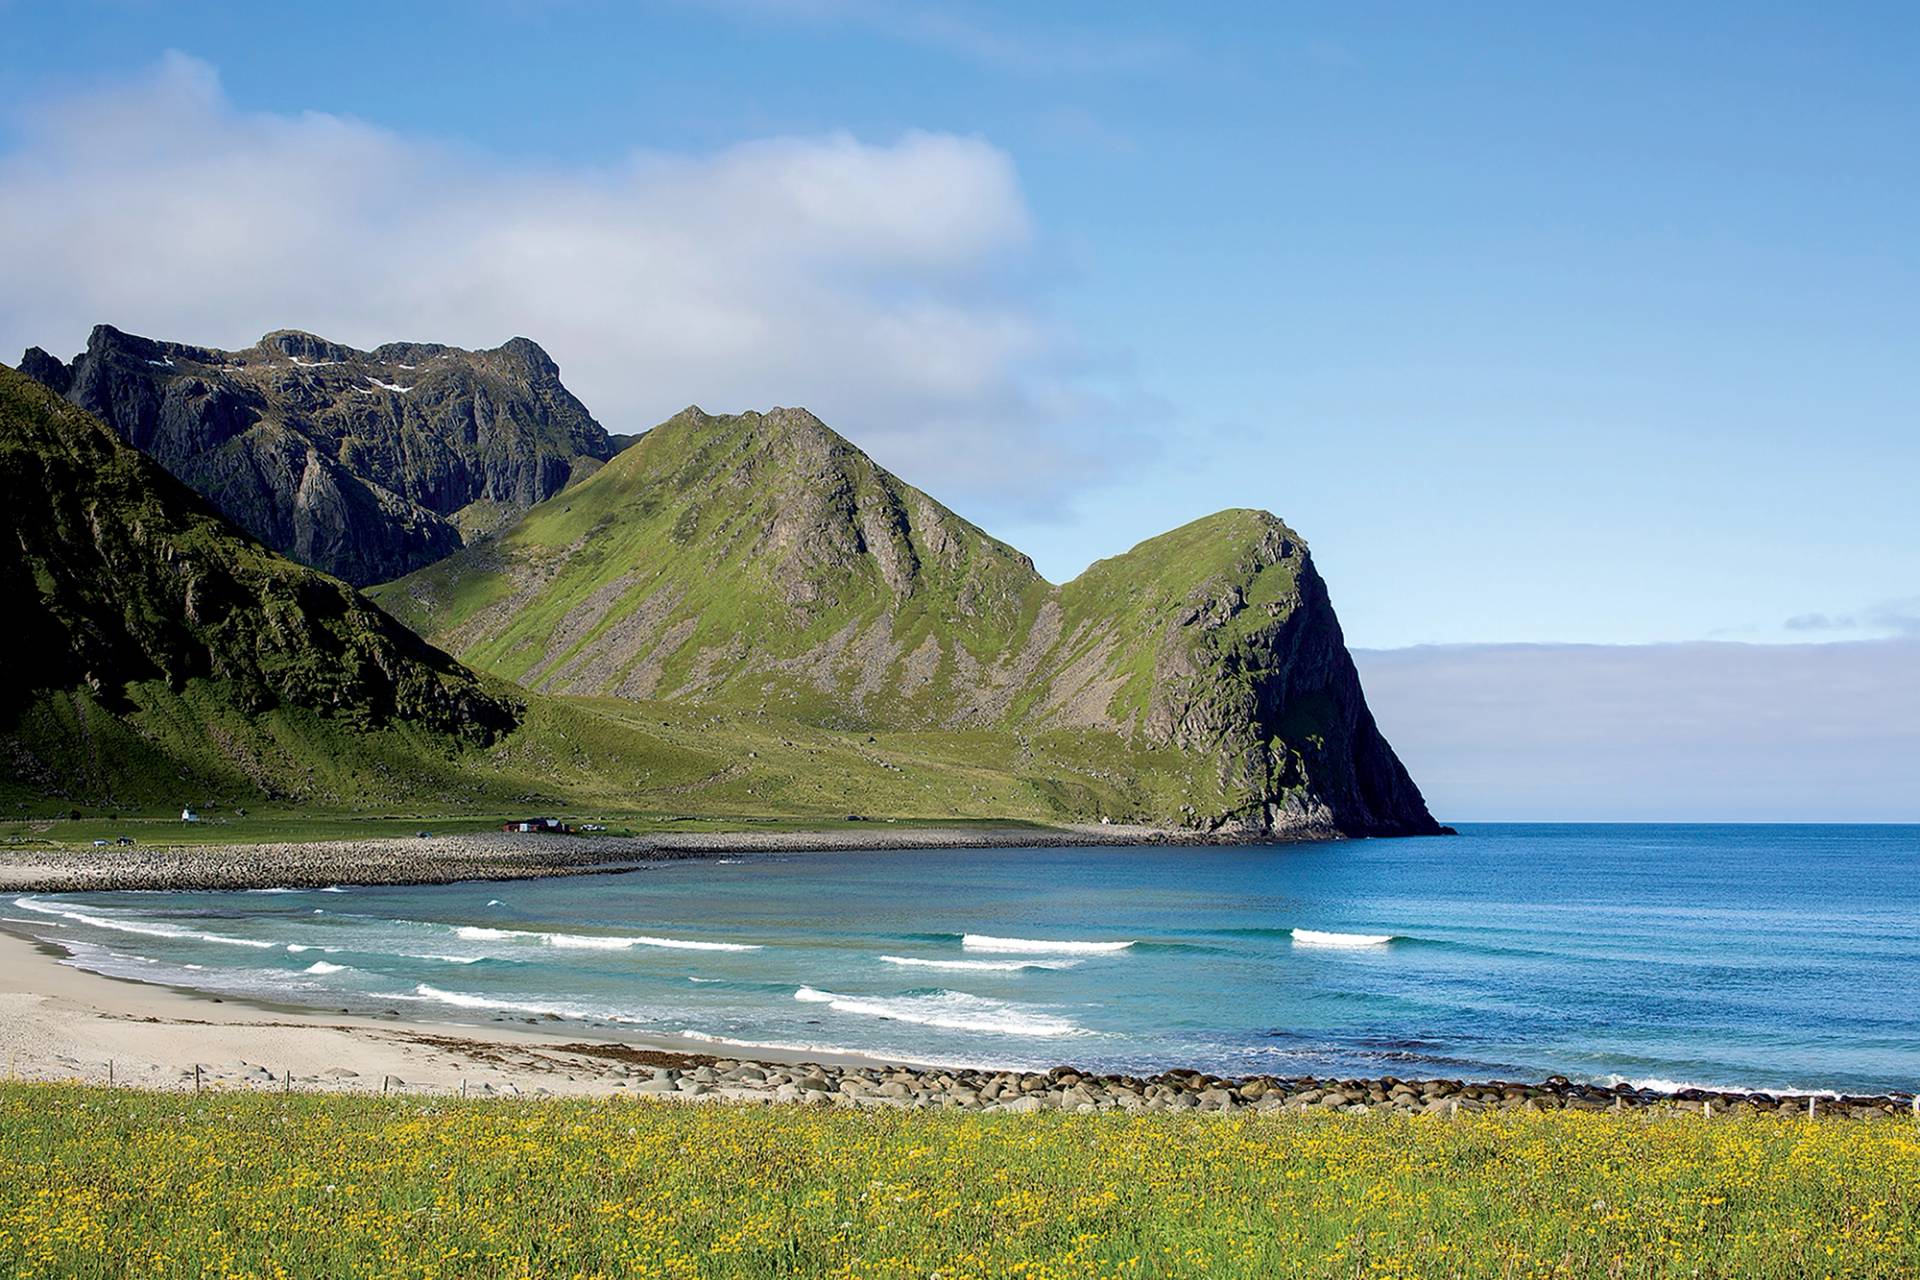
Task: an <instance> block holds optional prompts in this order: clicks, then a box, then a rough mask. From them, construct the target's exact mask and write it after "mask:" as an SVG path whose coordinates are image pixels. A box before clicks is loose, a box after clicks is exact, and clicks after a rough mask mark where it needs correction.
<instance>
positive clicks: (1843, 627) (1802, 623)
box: [1782, 596, 1920, 636]
mask: <svg viewBox="0 0 1920 1280" xmlns="http://www.w3.org/2000/svg"><path fill="white" fill-rule="evenodd" d="M1782 625H1783V626H1785V627H1786V629H1787V630H1789V631H1844V632H1863V631H1864V632H1868V633H1872V634H1877V635H1896V636H1920V596H1907V597H1905V598H1904V599H1899V600H1883V601H1881V602H1880V603H1879V604H1875V605H1870V606H1868V607H1867V608H1865V609H1862V610H1860V611H1859V612H1858V613H1842V614H1829V613H1799V614H1795V615H1794V616H1793V617H1791V618H1788V619H1787V620H1786V622H1785V623H1783V624H1782Z"/></svg>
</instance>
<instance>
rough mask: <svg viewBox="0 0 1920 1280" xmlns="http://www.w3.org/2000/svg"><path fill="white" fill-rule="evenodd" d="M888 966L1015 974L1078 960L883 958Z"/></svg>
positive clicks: (1069, 965) (1064, 966)
mask: <svg viewBox="0 0 1920 1280" xmlns="http://www.w3.org/2000/svg"><path fill="white" fill-rule="evenodd" d="M880 958H881V959H882V960H884V961H885V962H886V963H888V964H897V965H905V966H908V967H911V968H916V969H965V970H968V971H969V972H974V973H1013V972H1016V971H1018V970H1020V969H1070V968H1072V967H1073V966H1074V965H1076V964H1079V963H1080V962H1079V961H1078V960H925V959H922V958H921V957H919V956H881V957H880Z"/></svg>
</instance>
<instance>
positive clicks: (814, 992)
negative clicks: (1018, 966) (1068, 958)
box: [793, 987, 1091, 1037]
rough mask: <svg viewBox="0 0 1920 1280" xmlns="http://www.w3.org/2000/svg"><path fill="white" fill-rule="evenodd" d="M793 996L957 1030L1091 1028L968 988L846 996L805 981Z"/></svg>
mask: <svg viewBox="0 0 1920 1280" xmlns="http://www.w3.org/2000/svg"><path fill="white" fill-rule="evenodd" d="M793 998H794V999H795V1000H798V1001H800V1002H801V1003H803V1004H824V1005H826V1006H827V1007H828V1008H829V1009H833V1010H835V1011H837V1012H839V1013H856V1014H861V1015H864V1016H866V1017H869V1018H890V1019H892V1020H893V1021H895V1022H911V1023H914V1024H916V1025H919V1026H923V1027H947V1028H949V1029H951V1030H955V1031H984V1032H992V1033H997V1034H1000V1035H1010V1036H1047V1037H1053V1036H1081V1035H1089V1034H1091V1033H1090V1032H1089V1031H1087V1030H1086V1028H1084V1027H1080V1026H1076V1025H1075V1024H1073V1023H1071V1022H1069V1021H1067V1020H1066V1019H1065V1018H1061V1017H1057V1016H1055V1015H1054V1014H1050V1013H1041V1012H1040V1011H1038V1010H1036V1009H1032V1008H1028V1007H1026V1006H1022V1005H1016V1004H1010V1003H1008V1002H1007V1001H1004V1000H989V999H987V998H986V997H984V996H975V995H968V994H967V993H966V992H964V991H932V992H928V993H926V994H924V995H915V996H896V997H891V998H889V997H882V996H843V995H838V994H836V993H834V992H832V991H821V990H818V989H817V988H814V987H801V988H800V989H799V990H798V991H795V992H794V993H793Z"/></svg>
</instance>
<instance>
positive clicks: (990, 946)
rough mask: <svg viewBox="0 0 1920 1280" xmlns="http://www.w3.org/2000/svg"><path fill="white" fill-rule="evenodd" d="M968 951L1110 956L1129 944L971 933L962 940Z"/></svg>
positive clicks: (1130, 943) (1129, 945)
mask: <svg viewBox="0 0 1920 1280" xmlns="http://www.w3.org/2000/svg"><path fill="white" fill-rule="evenodd" d="M960 945H961V946H962V947H963V948H965V949H966V950H968V951H999V952H1004V953H1007V954H1013V955H1046V954H1055V953H1057V954H1061V955H1110V954H1112V953H1113V952H1116V951H1125V950H1126V949H1127V948H1128V947H1131V946H1132V945H1133V943H1132V942H1131V941H1128V942H1059V941H1055V940H1053V939H1051V938H995V937H991V936H989V935H987V934H984V933H969V934H966V935H965V936H964V937H962V938H961V939H960Z"/></svg>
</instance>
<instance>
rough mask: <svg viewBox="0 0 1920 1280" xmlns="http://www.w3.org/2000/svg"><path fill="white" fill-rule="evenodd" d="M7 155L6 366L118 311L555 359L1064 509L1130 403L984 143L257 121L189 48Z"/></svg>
mask: <svg viewBox="0 0 1920 1280" xmlns="http://www.w3.org/2000/svg"><path fill="white" fill-rule="evenodd" d="M17 135H18V137H19V139H20V140H19V143H18V145H17V146H16V147H15V148H14V150H12V151H11V152H10V153H8V154H5V155H3V156H0V238H3V239H0V242H4V243H6V244H8V245H10V246H12V247H13V248H12V251H11V252H9V254H8V255H7V260H6V263H5V266H4V267H0V276H3V279H0V351H4V352H5V354H6V355H7V357H8V358H13V355H14V353H17V352H18V351H20V350H21V349H23V348H24V347H26V346H28V345H32V344H38V345H42V346H45V347H47V348H48V349H49V350H51V351H53V352H54V353H55V354H57V355H60V356H62V357H66V356H69V355H71V354H72V353H73V352H74V351H75V350H77V349H78V348H79V347H80V345H81V344H82V342H83V341H84V337H85V334H86V332H87V330H88V328H90V327H91V326H92V325H93V324H95V323H100V322H105V323H111V324H114V325H116V326H118V327H120V328H122V329H126V330H128V331H131V332H136V333H143V334H146V335H148V336H152V337H160V338H170V339H174V340H178V341H189V342H200V343H206V344H209V345H215V346H224V347H239V346H246V345H249V344H250V343H252V342H253V341H254V340H255V339H257V338H258V337H259V336H260V335H261V334H262V333H264V332H266V331H268V330H271V329H275V328H281V327H292V328H303V329H309V330H312V331H314V332H317V333H320V334H323V335H324V336H327V337H329V338H333V339H336V340H338V341H343V342H347V343H350V344H352V345H355V346H363V347H364V346H371V345H375V344H378V343H380V342H384V341H392V340H397V339H411V340H423V341H442V342H450V343H454V344H457V345H461V346H492V345H496V344H498V343H500V342H503V341H505V340H506V339H507V338H509V337H512V336H514V335H516V334H522V335H525V336H527V337H531V338H533V339H535V340H536V341H538V342H540V343H541V344H542V345H543V346H545V347H546V348H547V350H548V351H549V352H550V353H551V354H552V355H553V357H554V359H555V360H557V361H558V362H559V363H560V365H561V369H562V375H563V376H564V377H565V379H566V381H567V383H568V385H569V386H570V387H572V388H573V389H574V391H575V392H576V393H578V394H579V395H580V396H581V398H582V399H583V400H585V401H586V402H587V404H588V406H589V407H590V408H591V409H592V410H593V411H594V413H595V414H596V415H597V416H598V417H599V418H600V419H601V420H602V421H603V422H604V423H606V425H607V427H608V428H609V429H610V430H613V431H627V432H631V431H636V430H640V429H643V428H645V427H647V426H650V425H652V424H653V423H654V422H656V421H658V420H660V419H661V418H663V417H665V416H666V415H667V414H669V413H671V412H673V411H674V410H676V409H678V408H680V407H681V406H682V405H685V404H688V403H692V402H697V403H700V404H701V405H703V407H705V408H707V409H709V410H711V411H715V412H721V411H729V410H736V409H743V408H752V407H760V408H765V407H769V406H771V405H774V404H787V405H794V404H803V405H805V406H807V407H809V408H811V409H813V410H814V411H815V412H817V413H819V414H820V415H821V416H822V417H823V418H824V419H826V420H827V421H828V422H829V423H831V424H833V425H835V426H837V427H839V428H841V429H842V430H843V431H845V432H846V433H847V434H848V435H850V436H852V437H853V438H854V439H855V440H857V441H859V442H860V443H862V444H864V445H867V446H869V447H871V448H873V449H874V451H875V452H876V453H877V454H878V455H879V456H880V458H881V460H882V461H883V462H886V463H888V464H889V465H891V466H894V467H895V468H896V469H898V470H901V471H902V472H903V473H904V474H906V475H907V476H908V478H909V479H916V480H919V481H920V482H922V483H923V484H926V485H927V486H928V487H931V488H933V489H934V490H935V491H936V492H938V493H941V494H942V495H943V496H954V497H968V498H973V499H976V500H978V499H983V498H993V497H997V498H998V499H999V500H1000V501H1001V502H1002V503H1009V504H1015V505H1017V504H1021V503H1025V504H1029V505H1038V504H1041V503H1043V502H1044V501H1045V500H1047V499H1049V498H1051V497H1053V496H1055V495H1057V493H1058V492H1059V491H1060V490H1061V489H1062V487H1063V486H1066V485H1069V484H1071V483H1074V482H1076V479H1077V478H1084V477H1085V476H1087V475H1089V474H1092V473H1093V472H1096V471H1097V470H1098V467H1097V465H1096V462H1095V459H1097V458H1098V457H1099V456H1100V454H1101V452H1102V449H1101V446H1102V443H1103V442H1102V434H1103V433H1104V432H1105V431H1107V430H1109V429H1110V428H1109V426H1108V425H1106V424H1109V423H1111V422H1112V421H1114V420H1115V419H1116V418H1117V416H1118V415H1116V414H1114V413H1113V412H1112V406H1111V405H1109V404H1108V403H1107V402H1106V401H1104V400H1103V399H1102V397H1101V396H1100V395H1098V394H1096V393H1095V392H1094V391H1093V390H1091V389H1089V386H1088V385H1087V383H1086V380H1085V379H1083V378H1082V377H1081V376H1080V375H1079V374H1078V373H1077V372H1076V366H1077V365H1078V362H1079V357H1078V355H1077V353H1076V348H1075V344H1074V342H1073V340H1072V336H1071V335H1070V334H1068V333H1065V332H1063V331H1061V330H1060V329H1059V328H1058V327H1057V326H1056V325H1054V324H1053V323H1052V322H1050V320H1049V319H1048V317H1047V314H1046V310H1045V306H1044V299H1043V298H1041V297H1039V296H1037V294H1036V293H1035V292H1034V290H1033V289H1032V287H1031V286H1029V285H1028V284H1027V283H1025V282H1026V281H1028V280H1031V279H1034V278H1037V277H1044V276H1045V275H1046V274H1047V273H1046V272H1044V271H1040V270H1038V269H1037V268H1038V267H1039V265H1040V263H1039V261H1038V259H1039V256H1040V251H1039V250H1038V249H1037V248H1036V236H1035V232H1034V228H1033V225H1032V220H1031V216H1030V214H1029V211H1028V209H1027V206H1026V202H1025V198H1024V195H1023V193H1022V191H1021V188H1020V183H1019V179H1018V176H1017V174H1016V173H1015V171H1014V167H1013V165H1012V163H1011V161H1010V160H1009V158H1008V157H1007V156H1006V154H1005V153H1003V152H1001V151H1000V150H998V149H997V148H995V147H993V146H992V145H990V144H988V143H987V142H985V141H982V140H980V139H978V138H969V137H958V136H953V135H947V134H932V133H910V134H907V135H905V136H902V137H900V138H898V139H897V140H894V141H892V142H890V143H887V144H884V145H875V144H871V143H867V142H862V141H859V140H856V139H854V138H852V137H849V136H846V135H840V134H834V135H827V136H819V137H798V138H773V139H767V140H763V141H755V142H749V143H744V144H741V145H738V146H733V147H729V148H727V149H724V150H721V151H717V152H714V153H711V154H706V155H699V156H691V157H690V156H684V155H674V154H667V153H661V152H649V151H640V152H636V153H634V154H633V155H631V156H630V157H628V158H627V159H625V160H623V161H621V162H619V163H615V164H608V165H603V166H559V165H554V166H539V165H529V164H522V163H515V162H510V161H507V160H503V159H500V158H498V157H494V156H489V155H486V154H482V153H479V152H476V151H474V150H471V149H468V148H463V147H461V146H457V145H453V144H448V143H444V142H440V141H436V140H431V139H423V138H417V137H411V136H407V135H402V134H398V133H395V132H392V131H389V130H386V129H383V128H380V127H377V126H375V125H373V124H369V123H366V122H363V121H359V120H355V119H351V118H345V117H340V116H334V115H328V114H323V113H317V112H308V113H305V114H299V115H276V114H260V113H249V112H243V111H240V110H238V109H236V108H235V107H234V106H233V105H232V104H231V103H229V102H228V101H227V100H226V98H225V97H224V95H223V94H222V92H221V89H220V85H219V80H218V76H217V74H216V73H215V71H214V69H213V68H211V67H209V66H208V65H207V64H205V63H203V62H200V61H197V60H195V59H193V58H190V57H187V56H184V55H181V54H172V55H169V56H168V57H167V58H165V59H164V60H163V62H162V63H161V65H160V66H159V67H158V68H157V69H156V70H155V71H154V72H153V73H152V74H151V75H149V76H147V77H146V78H144V79H142V80H141V81H139V82H137V83H134V84H131V85H127V86H124V87H121V88H118V89H114V90H111V91H103V92H96V93H91V94H85V95H79V96H75V97H69V98H65V99H61V100H55V101H50V102H46V103H43V104H41V105H40V106H39V107H38V108H37V109H36V110H34V111H33V112H31V113H30V114H29V115H28V116H27V117H26V118H25V119H23V120H22V121H21V122H20V127H19V129H18V130H17Z"/></svg>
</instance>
